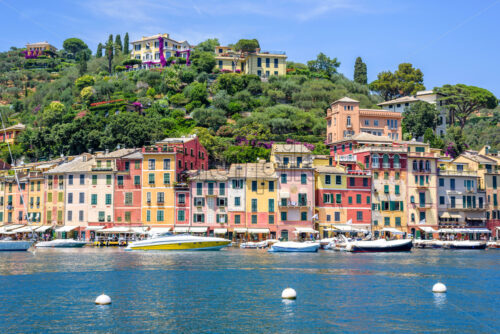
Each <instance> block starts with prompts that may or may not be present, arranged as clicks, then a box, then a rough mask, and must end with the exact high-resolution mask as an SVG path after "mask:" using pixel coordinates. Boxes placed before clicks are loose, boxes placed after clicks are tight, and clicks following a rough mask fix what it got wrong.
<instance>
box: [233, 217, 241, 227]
mask: <svg viewBox="0 0 500 334" xmlns="http://www.w3.org/2000/svg"><path fill="white" fill-rule="evenodd" d="M234 224H235V225H239V224H241V216H240V215H234Z"/></svg>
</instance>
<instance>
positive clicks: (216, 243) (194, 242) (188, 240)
mask: <svg viewBox="0 0 500 334" xmlns="http://www.w3.org/2000/svg"><path fill="white" fill-rule="evenodd" d="M230 243H231V241H230V240H227V239H223V238H216V237H198V236H194V235H189V234H179V235H172V234H167V235H161V236H158V237H154V238H151V239H146V240H141V241H135V242H132V243H130V244H129V245H128V246H127V248H125V249H126V250H171V251H175V250H219V249H221V248H224V247H226V246H228V245H229V244H230Z"/></svg>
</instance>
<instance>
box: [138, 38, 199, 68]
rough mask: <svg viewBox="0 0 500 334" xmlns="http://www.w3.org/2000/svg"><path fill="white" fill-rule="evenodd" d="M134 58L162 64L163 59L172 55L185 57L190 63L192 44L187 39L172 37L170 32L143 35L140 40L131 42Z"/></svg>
mask: <svg viewBox="0 0 500 334" xmlns="http://www.w3.org/2000/svg"><path fill="white" fill-rule="evenodd" d="M131 44H132V51H131V52H130V57H131V58H132V59H138V60H141V61H142V62H143V63H150V64H157V65H161V62H162V56H163V60H168V58H170V57H181V58H185V59H186V61H187V63H189V56H190V51H191V49H192V46H191V45H190V44H189V43H188V42H187V41H176V40H174V39H172V38H170V35H169V34H156V35H153V36H147V37H146V36H143V37H142V38H141V39H140V40H137V41H133V42H131Z"/></svg>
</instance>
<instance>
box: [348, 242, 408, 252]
mask: <svg viewBox="0 0 500 334" xmlns="http://www.w3.org/2000/svg"><path fill="white" fill-rule="evenodd" d="M412 247H413V243H412V239H396V240H385V239H378V240H366V241H364V240H363V241H352V242H348V243H347V245H346V247H345V250H346V251H348V252H354V253H370V252H408V251H410V250H411V248H412Z"/></svg>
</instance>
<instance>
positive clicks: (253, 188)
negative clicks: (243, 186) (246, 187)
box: [252, 181, 257, 191]
mask: <svg viewBox="0 0 500 334" xmlns="http://www.w3.org/2000/svg"><path fill="white" fill-rule="evenodd" d="M252 191H257V181H252Z"/></svg>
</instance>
